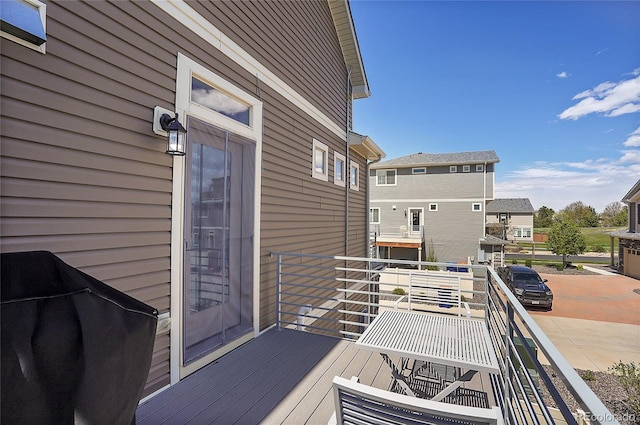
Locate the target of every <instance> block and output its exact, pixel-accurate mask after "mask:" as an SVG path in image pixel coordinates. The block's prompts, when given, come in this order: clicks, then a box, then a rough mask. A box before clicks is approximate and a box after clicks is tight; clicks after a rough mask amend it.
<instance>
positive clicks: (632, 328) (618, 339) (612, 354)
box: [533, 315, 640, 372]
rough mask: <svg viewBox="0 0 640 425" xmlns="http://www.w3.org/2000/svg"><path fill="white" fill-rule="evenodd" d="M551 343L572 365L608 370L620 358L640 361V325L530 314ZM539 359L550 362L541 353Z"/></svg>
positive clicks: (581, 367) (593, 369)
mask: <svg viewBox="0 0 640 425" xmlns="http://www.w3.org/2000/svg"><path fill="white" fill-rule="evenodd" d="M533 318H534V320H535V321H536V323H537V324H538V326H540V328H541V329H542V330H543V332H544V333H545V334H546V335H547V337H549V339H550V340H551V342H552V343H553V345H555V346H556V348H557V349H558V351H560V353H561V354H562V355H563V356H564V357H565V358H566V359H567V361H568V362H569V364H570V365H571V366H573V367H574V368H575V369H583V370H592V371H594V372H596V371H600V372H607V369H608V368H609V367H610V366H612V365H613V364H614V363H617V362H618V361H619V360H622V361H623V362H625V363H628V362H631V361H634V362H636V363H640V326H638V325H630V324H626V323H610V322H600V321H596V320H584V319H571V318H566V317H554V316H541V315H533ZM538 358H539V359H540V362H541V363H543V364H549V362H548V361H547V359H546V358H544V356H543V355H542V354H541V353H540V354H539V357H538Z"/></svg>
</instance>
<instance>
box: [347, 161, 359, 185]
mask: <svg viewBox="0 0 640 425" xmlns="http://www.w3.org/2000/svg"><path fill="white" fill-rule="evenodd" d="M349 170H350V171H349V187H350V188H351V189H353V190H360V166H359V165H358V164H357V163H356V162H353V161H351V166H350V167H349Z"/></svg>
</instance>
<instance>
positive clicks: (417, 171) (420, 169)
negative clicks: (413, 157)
mask: <svg viewBox="0 0 640 425" xmlns="http://www.w3.org/2000/svg"><path fill="white" fill-rule="evenodd" d="M411 174H427V167H416V168H412V169H411Z"/></svg>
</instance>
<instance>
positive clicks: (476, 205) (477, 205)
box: [471, 202, 482, 211]
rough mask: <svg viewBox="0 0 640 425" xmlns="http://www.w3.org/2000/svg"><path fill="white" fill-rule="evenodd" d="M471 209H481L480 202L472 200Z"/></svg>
mask: <svg viewBox="0 0 640 425" xmlns="http://www.w3.org/2000/svg"><path fill="white" fill-rule="evenodd" d="M471 211H482V204H481V203H480V202H474V203H473V204H471Z"/></svg>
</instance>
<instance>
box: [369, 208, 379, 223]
mask: <svg viewBox="0 0 640 425" xmlns="http://www.w3.org/2000/svg"><path fill="white" fill-rule="evenodd" d="M369 223H371V224H380V208H369Z"/></svg>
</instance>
